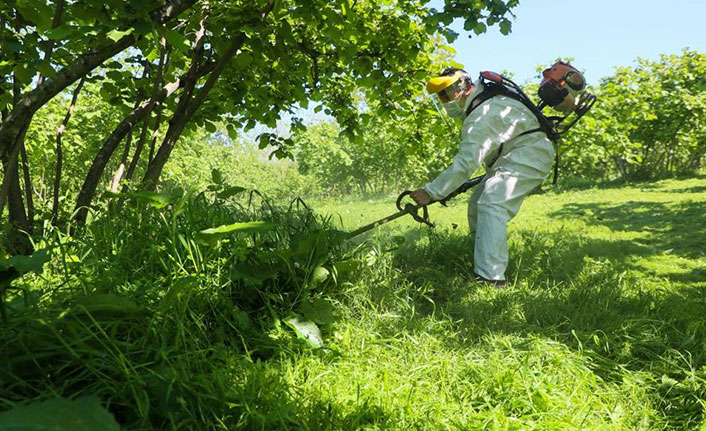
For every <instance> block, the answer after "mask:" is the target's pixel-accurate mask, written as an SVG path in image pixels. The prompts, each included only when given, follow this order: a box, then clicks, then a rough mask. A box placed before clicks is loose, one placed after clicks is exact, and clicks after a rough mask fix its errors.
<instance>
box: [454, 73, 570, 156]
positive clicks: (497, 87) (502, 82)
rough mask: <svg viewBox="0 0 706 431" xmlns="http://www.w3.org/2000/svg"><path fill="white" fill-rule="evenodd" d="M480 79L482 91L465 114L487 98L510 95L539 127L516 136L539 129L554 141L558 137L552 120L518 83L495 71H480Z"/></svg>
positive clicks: (538, 130)
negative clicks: (532, 115) (524, 108)
mask: <svg viewBox="0 0 706 431" xmlns="http://www.w3.org/2000/svg"><path fill="white" fill-rule="evenodd" d="M480 79H481V82H483V92H481V93H480V94H479V95H478V96H476V97H475V98H474V99H473V100H472V101H471V103H470V105H469V106H468V109H467V110H466V116H468V115H470V113H471V112H472V111H473V110H475V109H476V108H477V107H478V106H480V105H481V104H482V103H483V102H485V101H486V100H488V99H491V98H493V97H495V96H498V95H500V96H506V97H510V98H512V99H515V100H517V101H519V102H521V103H522V104H523V105H525V106H526V107H527V109H529V110H530V111H531V112H532V114H534V116H535V117H536V118H537V121H538V122H539V128H537V129H533V130H528V131H526V132H523V133H521V134H520V135H518V136H523V135H528V134H530V133H535V132H540V131H541V132H544V133H545V134H546V135H547V137H548V138H549V139H550V140H551V141H552V142H555V143H556V141H557V140H558V139H559V132H558V131H557V130H556V128H555V126H554V123H553V121H552V120H550V119H549V118H547V117H545V116H544V114H542V111H540V110H539V108H538V107H537V105H535V104H534V103H533V102H532V99H530V98H529V96H527V95H526V94H525V93H524V91H522V89H521V88H520V86H519V85H517V84H515V83H514V82H512V81H511V80H509V79H507V78H505V77H504V76H502V75H500V74H498V73H495V72H487V71H486V72H481V74H480Z"/></svg>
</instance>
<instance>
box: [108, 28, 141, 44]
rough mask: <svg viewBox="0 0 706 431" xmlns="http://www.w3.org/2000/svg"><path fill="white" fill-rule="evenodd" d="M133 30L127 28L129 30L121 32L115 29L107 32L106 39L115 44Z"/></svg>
mask: <svg viewBox="0 0 706 431" xmlns="http://www.w3.org/2000/svg"><path fill="white" fill-rule="evenodd" d="M134 30H135V29H134V28H129V29H127V30H124V31H121V30H118V29H117V28H116V29H114V30H111V31H109V32H108V33H107V34H106V37H107V38H108V39H110V40H112V41H113V42H117V41H119V40H120V39H122V38H123V37H125V36H127V35H129V34H131V33H132V32H133V31H134Z"/></svg>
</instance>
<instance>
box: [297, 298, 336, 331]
mask: <svg viewBox="0 0 706 431" xmlns="http://www.w3.org/2000/svg"><path fill="white" fill-rule="evenodd" d="M301 312H302V314H303V315H304V317H306V318H307V319H309V320H312V321H314V322H315V323H318V324H320V325H329V324H331V323H333V322H335V321H336V319H335V318H334V316H333V305H331V303H330V302H328V301H327V300H325V299H323V298H316V299H315V300H313V301H306V302H304V303H303V304H302V306H301Z"/></svg>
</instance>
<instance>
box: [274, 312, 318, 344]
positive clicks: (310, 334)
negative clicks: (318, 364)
mask: <svg viewBox="0 0 706 431" xmlns="http://www.w3.org/2000/svg"><path fill="white" fill-rule="evenodd" d="M284 323H286V324H287V326H289V327H290V328H292V329H293V330H294V333H296V334H297V338H299V339H302V340H304V341H306V342H307V343H308V344H309V345H310V346H311V347H313V348H315V349H318V348H321V347H323V345H324V340H323V338H322V337H321V331H320V330H319V327H318V326H316V323H314V322H312V321H311V320H302V319H300V318H299V317H296V316H295V317H290V318H289V319H287V320H285V321H284Z"/></svg>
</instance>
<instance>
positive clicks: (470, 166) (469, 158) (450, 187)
mask: <svg viewBox="0 0 706 431" xmlns="http://www.w3.org/2000/svg"><path fill="white" fill-rule="evenodd" d="M501 99H504V98H501V97H494V98H492V99H490V100H487V101H486V102H484V103H482V104H481V105H480V106H478V107H477V108H476V109H474V110H473V112H471V114H470V115H469V116H468V117H466V119H465V120H464V121H463V126H462V129H461V143H460V144H459V151H458V154H456V156H455V157H454V159H453V162H452V163H451V165H450V166H449V167H448V168H446V169H445V170H444V171H443V172H442V173H440V174H439V175H438V176H437V177H436V178H435V179H434V180H433V181H432V182H430V183H428V184H427V185H425V186H424V189H425V190H426V191H427V193H429V196H431V197H432V199H434V200H439V199H443V198H445V197H446V196H448V195H449V194H450V193H451V192H453V191H454V190H455V189H456V188H458V187H459V186H460V185H461V184H463V183H464V182H465V181H466V180H468V179H469V177H470V176H471V174H473V172H474V171H475V170H476V169H478V167H479V166H480V165H481V164H482V163H483V161H485V159H486V158H487V157H488V156H489V155H495V154H496V153H497V151H498V149H499V148H500V144H502V143H503V142H504V141H506V140H507V139H509V138H510V137H511V136H512V132H513V131H514V129H515V125H516V121H512V118H510V117H512V116H513V115H511V114H512V111H516V108H513V107H512V106H509V105H508V104H507V103H504V102H503V101H502V100H501ZM508 120H510V121H508Z"/></svg>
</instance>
